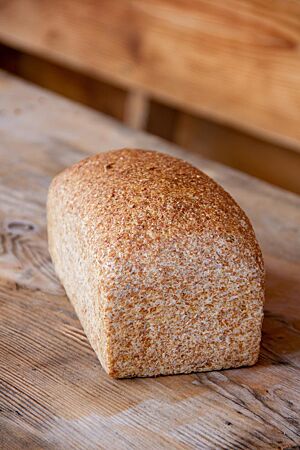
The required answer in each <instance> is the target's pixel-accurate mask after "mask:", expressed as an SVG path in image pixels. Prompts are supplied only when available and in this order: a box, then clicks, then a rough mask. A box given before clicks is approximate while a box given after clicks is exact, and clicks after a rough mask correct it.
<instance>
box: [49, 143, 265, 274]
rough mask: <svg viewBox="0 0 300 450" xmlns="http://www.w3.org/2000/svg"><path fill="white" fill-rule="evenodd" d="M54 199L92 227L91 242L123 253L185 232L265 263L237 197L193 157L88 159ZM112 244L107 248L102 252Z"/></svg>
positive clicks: (126, 152)
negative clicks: (194, 162) (190, 160)
mask: <svg viewBox="0 0 300 450" xmlns="http://www.w3.org/2000/svg"><path fill="white" fill-rule="evenodd" d="M49 197H51V198H52V201H55V198H59V199H60V201H63V202H64V208H65V209H64V210H65V213H66V214H76V216H77V217H78V216H80V218H81V223H82V226H85V227H89V229H92V231H91V232H89V233H88V236H89V238H88V244H90V245H91V246H92V247H93V248H94V249H95V250H96V251H97V252H100V253H101V252H102V253H103V251H107V252H109V253H110V256H115V257H116V258H122V257H125V256H126V255H129V254H130V253H132V252H136V251H143V250H145V249H147V248H149V246H151V245H154V246H157V245H160V246H163V245H164V242H168V243H169V242H174V243H176V242H178V241H179V240H182V241H183V240H184V239H185V238H186V237H187V236H189V237H190V238H193V236H196V237H197V236H202V241H201V242H202V245H206V246H208V247H209V246H211V245H214V244H215V243H216V241H217V240H218V242H219V243H220V239H221V240H223V241H224V242H227V243H228V244H229V245H231V246H232V247H235V249H236V250H238V252H237V254H239V255H242V257H243V258H246V259H247V258H250V259H251V260H252V261H253V257H254V259H255V260H256V262H257V263H258V264H259V266H260V267H261V269H262V267H263V263H262V257H261V252H260V249H259V246H258V244H257V241H256V238H255V235H254V232H253V229H252V226H251V224H250V222H249V220H248V218H247V216H246V215H245V213H244V212H243V210H242V209H241V208H240V207H239V206H238V205H237V203H236V202H235V201H234V200H233V199H232V197H231V196H230V195H229V194H228V193H227V192H226V191H225V190H224V189H223V188H222V187H221V186H219V185H218V184H217V183H216V182H215V181H213V180H212V179H211V178H210V177H208V176H207V175H205V174H204V173H203V172H201V171H200V170H198V169H197V168H195V167H193V166H191V165H190V164H188V163H187V162H184V161H182V160H179V159H177V158H174V157H171V156H169V155H167V154H162V153H158V152H154V151H144V150H138V149H122V150H115V151H110V152H106V153H100V154H98V155H95V156H92V157H89V158H87V159H84V160H83V161H80V162H79V163H77V164H75V165H73V166H72V167H70V168H68V169H66V170H64V171H63V172H62V173H61V174H59V175H58V176H57V177H56V178H55V179H54V180H53V182H52V185H51V188H50V195H49ZM103 249H106V250H103Z"/></svg>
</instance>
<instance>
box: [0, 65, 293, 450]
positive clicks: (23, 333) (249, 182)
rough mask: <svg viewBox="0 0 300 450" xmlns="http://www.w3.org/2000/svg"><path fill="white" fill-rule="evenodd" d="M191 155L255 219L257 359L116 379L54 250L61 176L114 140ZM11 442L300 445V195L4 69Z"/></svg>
mask: <svg viewBox="0 0 300 450" xmlns="http://www.w3.org/2000/svg"><path fill="white" fill-rule="evenodd" d="M122 146H135V147H143V148H156V149H159V150H162V151H166V152H169V153H171V154H173V155H177V156H183V157H185V158H186V159H188V160H189V161H191V162H192V163H193V164H195V165H196V166H198V167H199V168H201V169H203V170H204V171H205V172H207V173H208V174H209V175H211V176H213V177H214V178H215V179H216V180H218V181H219V182H220V183H221V184H222V185H223V186H224V187H225V188H226V189H227V190H228V191H229V192H231V193H232V194H233V196H234V197H235V198H236V199H237V200H238V201H239V203H240V204H241V206H242V207H244V209H245V210H246V212H247V213H248V215H249V216H250V218H251V220H252V222H253V224H254V227H255V230H256V232H257V235H258V238H259V241H260V243H261V246H262V249H263V253H264V257H265V261H266V266H267V301H266V307H265V320H264V325H263V340H262V350H261V355H260V359H259V362H258V364H257V365H256V366H254V367H252V368H243V369H235V370H227V371H221V372H211V373H202V374H192V375H182V376H169V377H158V378H153V379H132V380H113V379H110V378H109V377H108V376H107V375H106V374H105V373H104V371H103V370H102V368H101V367H100V364H99V363H98V360H97V358H96V356H95V354H94V352H93V351H92V349H91V348H90V345H89V343H88V341H87V339H86V337H85V335H84V333H83V331H82V329H81V326H80V324H79V321H78V319H77V317H76V315H75V313H74V311H73V309H72V307H71V304H70V303H69V301H68V299H67V298H66V296H65V294H64V290H63V289H62V287H61V285H60V283H59V282H58V280H57V278H56V276H55V273H54V271H53V267H52V264H51V261H50V258H49V255H48V251H47V237H46V217H45V200H46V194H47V188H48V185H49V183H50V180H51V178H52V177H53V176H54V175H55V174H56V173H57V172H58V171H60V170H61V169H63V168H64V167H65V166H67V165H69V164H72V163H73V162H75V161H77V160H79V159H81V158H82V157H84V156H86V155H88V154H91V153H94V152H99V151H102V150H104V149H109V148H115V147H122ZM0 177H1V180H0V234H1V236H0V237H1V239H0V339H1V340H0V342H1V344H0V383H1V384H0V448H1V449H5V450H6V449H8V450H12V449H23V448H24V449H25V448H30V449H163V448H166V449H170V448H172V449H269V448H270V449H271V448H277V449H283V448H298V447H297V446H298V445H300V438H299V431H300V429H299V422H298V421H299V405H300V374H299V365H300V321H299V311H300V306H299V291H300V277H299V273H300V198H299V197H297V196H296V195H294V194H289V193H287V192H285V191H283V190H280V189H276V188H273V187H271V186H270V185H268V184H266V183H263V182H260V181H257V180H256V179H254V178H251V177H248V176H245V175H242V174H240V173H238V172H235V171H233V170H231V169H228V168H225V167H223V166H221V165H218V164H216V163H212V162H208V161H206V160H204V159H201V158H199V156H197V155H193V154H186V153H184V152H183V151H182V150H180V149H179V148H176V147H173V146H171V145H168V144H166V143H164V142H163V141H161V140H159V139H158V138H154V137H152V136H149V135H145V134H143V133H140V132H134V131H130V130H129V129H127V128H125V127H123V126H121V125H119V124H118V123H117V122H114V121H113V120H112V119H108V118H107V117H105V116H103V115H101V114H99V113H96V112H93V111H91V110H88V109H87V108H84V107H82V106H78V105H76V104H74V103H71V102H70V101H67V100H63V99H61V98H60V97H58V96H56V95H54V94H50V93H47V91H43V90H42V89H39V88H36V87H33V86H30V85H29V84H26V83H24V82H21V81H18V80H17V79H15V78H13V77H11V76H9V75H7V74H5V73H1V76H0Z"/></svg>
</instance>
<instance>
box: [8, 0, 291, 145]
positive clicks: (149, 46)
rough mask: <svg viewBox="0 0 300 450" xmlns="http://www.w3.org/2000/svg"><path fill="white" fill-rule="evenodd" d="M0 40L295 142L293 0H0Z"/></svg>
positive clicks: (169, 100)
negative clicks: (83, 0)
mask: <svg viewBox="0 0 300 450" xmlns="http://www.w3.org/2000/svg"><path fill="white" fill-rule="evenodd" d="M0 39H1V40H2V42H6V43H8V44H10V45H13V46H17V47H20V48H23V49H28V50H29V51H32V52H36V53H37V54H39V55H43V56H46V57H49V58H52V59H53V60H54V61H60V62H62V63H63V64H68V65H70V66H73V67H76V68H79V69H80V70H83V71H86V72H87V73H89V74H94V75H96V76H101V77H105V78H106V79H107V80H109V81H115V82H116V83H119V84H120V85H123V86H126V87H127V88H132V89H136V88H139V89H141V90H144V91H145V93H148V94H150V95H152V96H155V97H156V98H158V99H165V100H166V101H168V102H171V103H173V104H174V105H178V106H179V107H181V108H182V107H184V108H187V109H188V110H190V111H195V112H197V113H201V114H205V115H206V116H209V117H212V118H214V119H219V120H221V121H227V123H231V124H235V125H237V126H238V127H244V128H246V129H248V130H252V131H253V132H255V133H261V134H262V135H263V136H270V137H272V138H273V139H278V140H279V141H281V142H286V143H288V144H289V145H291V146H294V147H295V148H297V149H298V150H299V149H300V127H299V106H300V77H299V74H300V58H299V43H300V3H299V1H296V0H227V1H226V2H224V1H220V0H217V1H211V0H176V1H175V0H88V1H85V2H82V1H81V0H43V1H37V0H22V1H20V0H9V1H0Z"/></svg>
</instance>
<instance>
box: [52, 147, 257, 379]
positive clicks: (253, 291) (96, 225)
mask: <svg viewBox="0 0 300 450" xmlns="http://www.w3.org/2000/svg"><path fill="white" fill-rule="evenodd" d="M48 230H49V247H50V253H51V255H52V258H53V261H54V264H55V267H56V270H57V272H58V275H59V276H60V278H61V279H62V282H63V284H64V286H65V288H66V291H67V294H68V295H69V297H70V299H71V301H72V302H73V304H74V306H75V309H76V311H77V313H78V315H79V318H80V320H81V321H82V324H83V327H84V329H85V331H86V333H87V336H88V337H89V339H90V341H91V344H92V346H93V348H94V349H95V351H96V353H97V354H98V356H99V358H100V360H101V362H102V364H103V365H104V367H105V368H106V370H107V371H108V372H109V373H110V374H111V375H112V376H116V377H125V376H147V375H158V374H167V373H181V372H191V371H195V370H211V369H220V368H222V367H226V368H227V367H237V366H241V365H249V364H253V363H255V361H256V359H257V356H258V351H259V342H260V333H261V321H262V315H263V298H264V268H263V261H262V255H261V252H260V249H259V246H258V244H257V241H256V239H255V235H254V232H253V229H252V227H251V224H250V222H249V220H248V218H247V217H246V215H245V213H244V212H243V211H242V210H241V208H240V207H239V206H238V205H237V204H236V203H235V201H234V200H233V199H232V198H231V196H230V195H229V194H228V193H226V192H225V191H224V190H223V189H222V188H221V187H220V186H219V185H218V184H217V183H215V182H214V181H213V180H212V179H210V178H209V177H208V176H206V175H205V174H204V173H202V172H201V171H199V170H198V169H196V168H194V167H192V166H190V165H189V164H188V163H185V162H183V161H181V160H178V159H176V158H173V157H170V156H168V155H164V154H161V153H156V152H152V151H141V150H132V149H122V150H118V151H111V152H107V153H102V154H99V155H96V156H93V157H90V158H87V159H85V160H83V161H81V162H79V163H78V164H75V165H74V166H72V167H71V168H69V169H66V170H65V171H64V172H62V173H61V174H60V175H58V176H57V177H56V178H55V179H54V180H53V182H52V185H51V188H50V190H49V198H48Z"/></svg>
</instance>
